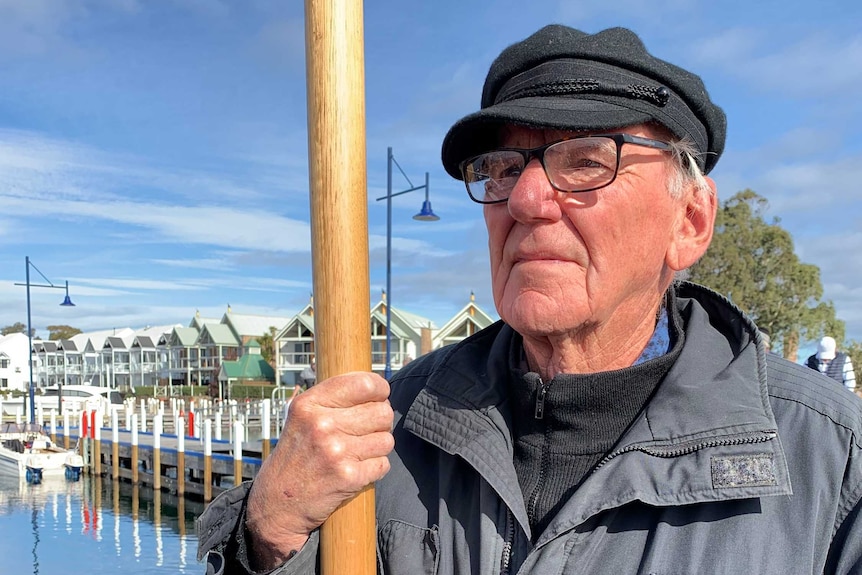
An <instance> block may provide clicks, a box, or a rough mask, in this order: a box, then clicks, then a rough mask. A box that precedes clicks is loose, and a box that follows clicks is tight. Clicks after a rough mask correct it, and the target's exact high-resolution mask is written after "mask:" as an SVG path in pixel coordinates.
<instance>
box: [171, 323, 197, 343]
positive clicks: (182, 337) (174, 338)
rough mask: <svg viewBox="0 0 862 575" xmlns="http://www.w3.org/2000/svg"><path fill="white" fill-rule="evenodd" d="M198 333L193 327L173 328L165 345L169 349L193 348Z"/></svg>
mask: <svg viewBox="0 0 862 575" xmlns="http://www.w3.org/2000/svg"><path fill="white" fill-rule="evenodd" d="M198 335H199V332H198V330H197V328H194V327H175V328H174V330H173V331H172V332H171V335H170V336H168V339H167V343H168V345H170V346H171V347H193V346H194V345H195V343H197V341H198Z"/></svg>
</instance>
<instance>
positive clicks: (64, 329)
mask: <svg viewBox="0 0 862 575" xmlns="http://www.w3.org/2000/svg"><path fill="white" fill-rule="evenodd" d="M79 333H83V332H82V331H81V330H80V329H78V328H77V327H72V326H70V325H49V326H48V339H50V340H51V341H54V340H58V339H69V338H70V337H72V336H73V335H78V334H79Z"/></svg>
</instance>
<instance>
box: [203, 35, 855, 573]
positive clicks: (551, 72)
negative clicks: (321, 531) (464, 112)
mask: <svg viewBox="0 0 862 575" xmlns="http://www.w3.org/2000/svg"><path fill="white" fill-rule="evenodd" d="M724 137H725V116H724V113H723V112H722V111H721V109H720V108H719V107H717V106H716V105H715V104H713V103H712V101H711V100H710V98H709V95H708V94H707V92H706V90H705V88H704V86H703V84H702V82H701V80H700V79H699V78H698V77H697V76H695V75H694V74H692V73H690V72H687V71H685V70H683V69H681V68H678V67H676V66H673V65H671V64H669V63H667V62H664V61H662V60H659V59H657V58H655V57H653V56H652V55H650V54H649V53H648V52H647V51H646V49H645V48H644V46H643V45H642V43H641V41H640V40H639V39H638V37H637V36H635V35H634V34H633V33H631V32H630V31H628V30H624V29H618V28H617V29H610V30H605V31H603V32H600V33H598V34H595V35H588V34H585V33H583V32H580V31H578V30H574V29H571V28H567V27H563V26H549V27H546V28H543V29H542V30H540V31H538V32H537V33H536V34H534V35H533V36H531V37H529V38H527V39H526V40H524V41H522V42H519V43H517V44H514V45H513V46H511V47H509V48H507V49H506V50H505V51H504V52H503V53H502V54H501V55H500V56H499V57H498V58H497V59H496V60H495V61H494V63H493V64H492V65H491V68H490V71H489V73H488V77H487V79H486V82H485V88H484V92H483V96H482V108H481V110H480V111H479V112H477V113H475V114H472V115H469V116H467V117H465V118H463V119H462V120H460V121H459V122H457V123H456V124H455V125H454V126H453V127H452V128H451V130H450V131H449V133H448V134H447V136H446V138H445V140H444V142H443V164H444V166H445V168H446V170H447V171H448V172H449V173H450V174H452V175H453V176H454V177H456V178H459V179H462V180H463V181H464V182H465V184H466V188H467V192H468V194H469V196H470V198H472V199H473V200H474V201H476V202H478V203H480V204H482V205H483V209H484V215H485V221H486V224H487V228H488V246H489V251H490V260H491V278H492V285H493V293H494V301H495V304H496V306H497V310H498V311H499V314H500V317H501V318H502V321H500V322H498V323H497V324H495V325H493V326H491V327H489V328H488V329H485V330H483V331H481V332H479V333H478V334H476V335H474V336H472V337H470V338H468V339H466V340H464V341H463V342H461V343H459V344H456V345H454V346H451V347H448V348H444V349H442V350H438V351H435V352H433V353H431V354H428V355H426V356H424V357H421V358H418V359H416V360H414V361H413V362H411V363H410V365H409V366H407V367H406V368H404V369H403V370H402V371H401V372H400V373H398V375H397V376H396V377H395V378H394V379H393V381H392V386H391V396H390V388H389V386H388V385H387V382H385V381H384V380H382V379H381V378H380V377H377V376H375V375H372V374H357V373H354V374H347V375H341V376H337V377H333V378H331V379H328V380H326V381H323V382H321V383H320V384H318V385H317V386H316V387H314V388H312V389H311V390H310V391H308V392H307V393H303V394H302V395H301V396H299V397H298V398H297V399H296V400H295V401H294V403H293V406H292V408H291V417H290V420H289V423H288V425H287V427H286V428H285V430H284V432H283V433H282V435H281V438H280V440H279V446H278V449H277V450H276V451H275V454H274V455H273V457H271V458H270V459H269V460H267V462H266V463H265V464H264V466H263V467H262V468H261V471H260V473H259V475H258V477H257V478H256V479H255V480H254V482H253V483H252V484H251V485H250V486H249V485H244V486H242V487H240V488H238V489H236V490H234V491H230V492H227V493H226V494H223V495H222V496H221V497H219V498H218V499H216V500H215V501H214V502H213V503H212V504H211V505H210V507H209V509H208V510H207V511H206V513H205V514H204V515H203V517H202V518H201V522H200V525H199V527H200V536H201V547H200V550H201V552H206V551H210V550H212V553H210V561H209V564H210V566H211V567H213V568H214V570H216V569H217V568H220V567H221V566H222V564H223V563H224V564H226V565H227V567H226V572H231V573H234V572H236V573H252V572H269V570H274V571H273V572H275V573H313V572H314V571H315V568H316V567H315V565H316V559H317V552H318V531H317V528H318V527H319V526H320V525H321V524H322V523H323V522H324V520H325V519H326V518H327V517H328V516H329V515H330V514H331V513H332V511H333V510H334V509H335V508H336V507H337V506H338V505H339V504H341V503H342V502H343V501H345V500H347V499H348V498H350V497H351V496H353V495H354V494H355V493H356V492H358V491H359V490H360V489H361V488H362V486H363V485H365V484H367V483H369V482H372V481H376V485H377V525H378V550H377V551H378V561H379V566H380V570H381V572H383V573H387V574H393V573H394V574H411V575H415V574H425V573H427V574H431V573H434V574H446V575H454V574H468V573H473V574H499V573H502V574H514V573H521V574H525V573H530V574H547V573H583V574H590V575H595V574H604V573H607V574H615V575H617V574H630V573H657V574H682V573H692V574H693V573H731V574H738V573H758V574H764V573H774V574H786V573H824V572H827V573H847V574H849V573H860V572H862V513H861V512H860V509H862V506H860V497H862V449H860V443H862V438H860V435H862V408H860V403H859V402H853V401H848V400H847V398H846V397H845V396H844V394H843V393H842V391H841V390H840V389H837V386H834V385H830V384H829V382H828V380H826V378H824V377H822V376H821V375H820V374H817V373H815V372H813V371H812V370H809V369H806V368H805V367H803V366H797V365H794V364H791V363H789V362H787V361H784V360H782V359H781V358H778V357H776V356H774V355H770V356H768V357H767V354H766V353H765V349H764V347H763V345H762V342H761V340H760V336H759V334H758V330H757V327H756V326H755V325H754V324H753V323H752V322H751V321H750V320H749V319H748V318H747V317H745V316H744V315H743V314H742V313H740V311H739V310H738V309H737V308H736V307H734V306H733V305H731V304H730V303H729V302H728V301H727V300H725V299H724V298H723V297H721V296H719V295H717V294H715V293H712V292H710V291H709V290H707V289H705V288H702V287H698V286H695V285H691V284H686V283H679V282H676V281H675V276H676V275H677V274H678V273H679V272H682V271H684V270H685V269H686V268H687V267H689V266H690V265H692V264H693V263H694V262H695V261H697V259H698V258H699V257H700V256H701V255H702V254H703V253H704V252H705V251H706V249H707V247H708V246H709V243H710V239H711V237H712V230H713V223H714V219H715V213H716V194H715V185H714V183H713V181H712V180H711V179H709V178H707V177H705V174H706V173H708V172H709V171H710V170H711V169H712V167H713V166H714V165H715V163H716V162H717V161H718V158H719V156H720V154H721V152H722V148H723V146H724ZM387 396H389V401H390V402H391V409H390V407H389V404H388V403H387V402H386V398H387ZM393 413H394V421H393ZM390 426H392V427H390ZM390 429H392V431H391V433H390ZM393 448H394V450H393Z"/></svg>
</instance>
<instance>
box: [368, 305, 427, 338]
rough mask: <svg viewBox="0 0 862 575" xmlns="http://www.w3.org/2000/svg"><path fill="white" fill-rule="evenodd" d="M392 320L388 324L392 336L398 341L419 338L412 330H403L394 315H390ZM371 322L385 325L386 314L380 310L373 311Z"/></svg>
mask: <svg viewBox="0 0 862 575" xmlns="http://www.w3.org/2000/svg"><path fill="white" fill-rule="evenodd" d="M392 319H394V320H395V321H392V322H390V327H391V329H392V335H393V336H395V337H397V338H398V339H414V338H416V337H418V336H419V334H417V333H416V332H415V331H413V330H410V329H404V327H403V325H402V323H401V322H399V321H398V320H397V319H395V314H392ZM371 320H372V321H374V320H377V321H379V322H380V323H381V324H383V325H386V314H385V313H383V311H382V310H379V309H378V310H374V311H373V312H371Z"/></svg>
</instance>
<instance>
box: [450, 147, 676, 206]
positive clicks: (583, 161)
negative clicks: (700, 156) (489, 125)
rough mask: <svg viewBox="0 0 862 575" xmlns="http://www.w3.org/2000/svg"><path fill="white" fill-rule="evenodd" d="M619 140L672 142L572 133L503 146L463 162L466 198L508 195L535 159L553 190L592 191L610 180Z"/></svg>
mask: <svg viewBox="0 0 862 575" xmlns="http://www.w3.org/2000/svg"><path fill="white" fill-rule="evenodd" d="M623 144H633V145H635V146H645V147H647V148H655V149H657V150H664V151H669V150H671V146H670V144H668V143H667V142H662V141H659V140H652V139H650V138H641V137H640V136H632V135H631V134H601V135H597V136H576V137H574V138H570V139H568V140H562V141H559V142H551V143H550V144H545V145H544V146H539V147H538V148H533V149H530V150H527V149H523V148H501V149H499V150H494V151H493V152H487V153H484V154H480V155H478V156H476V157H475V158H471V159H469V160H467V161H465V162H462V163H461V175H462V176H463V177H464V183H465V184H466V186H467V193H468V194H470V199H472V200H473V201H474V202H478V203H480V204H498V203H501V202H505V201H507V200H508V199H509V194H511V193H512V190H513V189H514V188H515V184H516V183H517V182H518V178H520V177H521V174H522V173H523V172H524V168H526V167H527V164H529V163H530V161H532V159H533V158H538V160H539V162H540V163H541V164H542V168H543V169H544V170H545V175H547V177H548V182H550V184H551V186H553V188H554V189H556V190H559V191H561V192H591V191H593V190H598V189H599V188H603V187H605V186H607V185H608V184H610V183H611V182H613V181H614V180H615V179H616V177H617V172H618V171H619V168H620V150H622V147H623Z"/></svg>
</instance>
